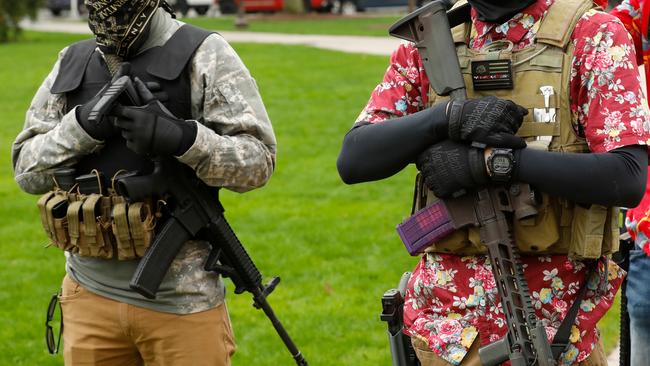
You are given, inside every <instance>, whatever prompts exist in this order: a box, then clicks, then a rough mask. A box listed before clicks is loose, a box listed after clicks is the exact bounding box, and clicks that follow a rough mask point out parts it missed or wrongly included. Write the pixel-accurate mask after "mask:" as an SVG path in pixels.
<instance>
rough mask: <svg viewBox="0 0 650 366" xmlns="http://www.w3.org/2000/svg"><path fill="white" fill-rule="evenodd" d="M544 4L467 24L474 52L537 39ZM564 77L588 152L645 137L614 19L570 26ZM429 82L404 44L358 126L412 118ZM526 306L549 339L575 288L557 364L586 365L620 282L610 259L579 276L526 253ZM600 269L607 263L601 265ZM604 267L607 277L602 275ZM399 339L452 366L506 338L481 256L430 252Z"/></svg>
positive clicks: (415, 278) (628, 58)
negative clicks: (571, 318)
mask: <svg viewBox="0 0 650 366" xmlns="http://www.w3.org/2000/svg"><path fill="white" fill-rule="evenodd" d="M552 3H553V1H552V0H539V1H538V2H537V3H535V4H533V5H531V6H530V7H529V8H527V9H524V11H522V13H521V14H519V15H517V16H515V17H513V20H512V21H510V22H508V23H507V25H494V24H487V23H484V24H482V23H481V22H480V21H478V20H477V19H473V22H474V26H475V28H477V29H476V35H475V37H474V38H473V39H472V40H471V41H470V45H471V46H472V47H482V46H485V45H488V44H490V43H491V42H493V41H497V40H500V39H507V40H510V41H511V42H513V44H514V48H515V49H522V48H525V47H527V46H529V45H531V43H532V42H534V40H535V32H536V31H537V29H538V26H537V24H539V22H537V20H539V19H541V18H543V16H544V15H545V14H546V12H547V10H548V7H549V6H552ZM571 41H572V42H573V45H574V47H575V51H574V57H573V62H572V69H571V76H570V85H569V93H570V100H571V103H570V108H571V112H572V115H573V120H574V129H575V131H576V133H578V134H580V135H581V136H583V137H585V138H586V140H587V143H588V144H589V148H590V149H591V151H592V152H607V151H610V150H613V149H616V148H620V147H623V146H627V145H636V144H641V145H647V144H648V142H649V141H650V123H649V119H648V111H647V105H646V102H645V94H644V92H643V90H642V89H641V86H640V81H639V75H638V71H637V64H636V54H635V49H634V47H633V45H632V42H631V39H630V37H629V35H628V34H627V32H626V31H625V28H624V27H623V25H622V24H621V22H620V21H618V20H617V19H616V18H615V17H613V16H611V15H608V14H605V13H602V12H599V11H595V10H592V11H589V12H588V13H586V14H585V15H584V16H583V17H582V18H581V19H580V20H579V21H578V23H577V25H576V27H575V29H574V32H573V34H572V38H571ZM428 90H429V80H428V78H427V76H426V74H425V71H424V67H423V65H422V60H421V58H420V55H419V53H418V51H417V49H416V48H415V47H414V45H413V44H410V43H405V44H402V45H401V46H400V47H399V48H398V49H397V50H396V51H395V52H394V53H393V54H392V55H391V59H390V65H389V67H388V69H387V70H386V73H385V75H384V78H383V80H382V82H381V83H380V84H379V85H378V86H377V87H376V88H375V90H374V91H373V92H372V94H371V97H370V100H369V101H368V104H367V105H366V107H365V108H364V109H363V110H362V112H361V113H360V115H359V117H358V118H357V122H371V123H381V122H382V121H384V120H387V119H390V118H395V117H401V116H404V115H407V114H410V113H415V112H417V111H419V110H422V109H423V108H425V107H426V106H427V103H428V96H427V93H428ZM522 261H523V264H524V272H525V275H526V278H527V279H528V281H529V288H530V293H531V296H532V300H533V306H534V308H535V310H536V313H537V315H538V317H539V318H540V320H541V321H542V324H543V325H544V326H545V328H546V331H547V335H548V337H549V340H550V339H552V338H553V336H554V334H555V331H556V329H557V327H558V326H559V324H560V323H561V321H562V319H563V318H564V316H565V315H566V312H567V311H568V309H569V308H570V307H571V304H572V303H573V302H574V300H575V299H576V296H577V293H578V291H579V289H580V287H581V286H582V285H583V284H584V283H585V281H586V282H587V286H588V291H587V293H586V296H585V298H584V299H583V301H582V302H581V304H580V311H579V314H578V317H577V319H576V322H575V325H574V326H573V328H572V332H571V337H570V341H571V345H570V347H569V349H568V350H567V351H566V352H565V353H564V354H563V355H562V356H561V360H560V365H571V364H574V363H578V362H580V361H583V360H584V359H586V358H587V357H588V356H589V354H590V352H591V351H592V349H593V348H594V346H595V344H596V342H597V341H598V331H597V329H596V323H597V322H598V320H599V319H600V318H601V317H602V316H603V315H604V314H605V313H606V312H607V310H608V309H609V308H610V306H611V304H612V301H613V298H614V295H615V294H616V291H617V290H618V288H619V286H620V283H621V281H622V278H623V275H624V273H623V271H621V270H620V268H618V267H617V266H616V265H615V264H613V263H612V262H609V263H607V262H602V263H601V264H600V266H601V268H600V269H601V273H602V274H606V276H605V277H602V276H592V277H591V278H588V279H586V276H587V272H588V270H587V268H586V266H585V265H584V264H583V263H580V262H573V261H570V260H568V259H567V257H566V256H561V255H559V256H524V257H523V258H522ZM605 263H607V264H605ZM604 267H608V271H604V269H605V268H604ZM404 311H405V314H404V320H405V324H406V333H408V334H409V335H410V336H412V337H418V338H420V339H421V340H423V341H425V342H426V343H427V344H428V345H429V348H430V349H431V350H432V351H433V352H435V353H436V354H437V355H439V356H440V357H442V358H443V359H445V360H447V361H448V362H450V363H451V364H453V365H458V364H460V362H461V361H462V359H463V358H464V356H465V354H466V353H467V351H468V348H469V347H470V345H471V344H472V342H473V341H474V340H475V339H477V338H478V339H479V340H480V344H481V345H486V344H489V343H491V342H494V341H496V340H497V339H499V338H501V337H502V336H503V335H505V333H506V323H505V316H504V314H503V312H502V310H501V308H500V303H499V299H498V293H497V290H496V288H495V284H494V278H493V276H492V272H491V266H490V264H489V261H487V259H486V257H484V256H468V257H461V256H457V255H451V254H428V255H426V256H424V257H423V258H422V260H421V261H420V262H419V264H418V265H417V267H416V268H415V269H414V271H413V274H412V277H411V280H410V282H409V286H408V290H407V294H406V306H405V309H404Z"/></svg>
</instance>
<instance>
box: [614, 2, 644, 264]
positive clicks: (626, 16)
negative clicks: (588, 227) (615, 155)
mask: <svg viewBox="0 0 650 366" xmlns="http://www.w3.org/2000/svg"><path fill="white" fill-rule="evenodd" d="M610 14H612V15H614V16H616V17H618V18H619V19H620V20H621V22H623V25H625V28H626V29H627V30H628V32H630V35H632V40H633V41H634V46H635V48H636V54H637V62H638V63H639V65H643V68H644V71H645V80H646V85H648V86H650V84H648V83H650V42H649V41H648V31H647V29H648V18H649V17H650V3H647V2H645V1H644V0H623V2H622V3H621V4H620V5H619V6H617V7H616V8H614V9H613V10H612V12H611V13H610ZM643 30H645V31H643ZM626 226H627V228H628V231H629V232H630V234H631V235H632V238H633V239H634V241H635V243H636V244H637V245H638V246H639V247H640V248H641V249H643V251H645V252H646V254H648V255H649V256H650V177H648V182H647V184H646V193H645V196H644V197H643V200H642V201H641V203H639V205H638V206H637V207H635V208H633V209H630V210H628V212H627V218H626Z"/></svg>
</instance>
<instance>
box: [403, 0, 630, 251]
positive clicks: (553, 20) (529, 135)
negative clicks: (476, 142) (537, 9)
mask: <svg viewBox="0 0 650 366" xmlns="http://www.w3.org/2000/svg"><path fill="white" fill-rule="evenodd" d="M462 3H465V1H460V2H458V3H456V6H458V5H460V4H462ZM592 7H593V3H592V1H591V0H577V1H574V0H556V1H555V2H554V3H553V5H552V6H551V7H550V8H549V10H548V13H547V14H546V16H545V17H544V19H543V20H542V21H540V22H538V23H537V24H536V25H535V27H539V29H538V31H537V36H536V42H535V43H534V45H532V46H530V47H527V48H525V49H522V50H518V51H511V50H510V49H508V48H505V49H501V50H490V49H489V47H488V49H487V51H476V50H472V49H470V48H469V47H468V46H467V45H468V43H469V39H470V37H471V35H472V33H471V32H472V27H471V23H465V24H461V25H459V26H457V27H455V28H453V29H452V33H453V36H454V42H455V43H456V51H457V54H458V60H459V63H460V67H461V70H462V73H463V76H464V78H465V85H466V86H467V94H468V97H469V98H479V97H483V96H489V95H494V96H497V97H499V98H504V99H510V100H512V101H514V102H515V103H517V104H519V105H522V106H524V107H526V108H527V109H528V112H529V113H528V115H527V116H526V117H524V122H523V124H522V126H521V128H520V129H519V131H518V132H517V135H518V136H521V137H523V138H525V139H526V140H527V143H528V148H540V149H545V150H548V151H556V152H565V153H588V152H589V148H588V147H587V143H586V141H585V139H584V138H581V137H578V136H577V135H576V133H575V132H574V128H573V126H572V116H571V112H570V108H569V102H570V101H569V76H570V72H571V62H572V58H573V51H574V46H573V43H572V42H571V34H572V32H573V29H574V27H575V25H576V23H577V22H578V20H579V19H580V18H581V17H582V15H583V14H585V13H586V12H587V11H589V10H590V9H591V8H592ZM495 43H496V42H495ZM486 59H510V60H511V61H512V65H513V66H512V69H513V74H514V76H513V79H514V89H510V90H487V91H481V90H479V91H475V90H473V88H472V75H471V66H470V65H471V62H472V61H473V60H486ZM542 86H552V87H553V89H554V95H551V97H550V107H551V108H554V109H555V112H556V117H555V121H554V122H534V120H533V115H534V113H533V109H534V108H544V107H545V105H544V104H545V102H544V96H543V95H542V94H541V91H540V87H542ZM429 97H430V98H429V103H430V105H433V104H435V103H438V102H440V101H442V100H444V99H445V98H446V97H440V96H438V95H436V94H435V92H434V91H433V89H430V92H429ZM551 179H552V178H551ZM542 196H543V199H542V203H541V205H540V207H538V210H539V213H538V215H537V216H536V217H533V218H528V219H523V220H514V222H513V223H512V228H513V230H512V232H513V234H514V240H515V242H516V243H517V246H518V247H519V248H520V249H521V251H522V252H524V253H529V254H531V253H534V254H551V253H555V254H559V253H562V254H568V255H569V256H570V257H571V258H575V259H593V258H598V257H600V256H601V255H603V254H609V253H612V252H616V251H617V250H618V208H612V207H605V206H600V205H595V204H594V205H591V206H589V207H583V206H582V205H577V204H574V203H573V202H570V201H567V200H566V199H562V198H558V197H551V196H549V195H547V194H542ZM435 200H437V198H436V197H435V196H434V195H433V192H431V191H430V190H428V189H427V188H426V187H425V186H424V182H423V179H422V178H421V176H420V175H418V177H417V179H416V187H415V199H414V204H413V212H415V211H417V210H420V209H422V208H423V207H425V206H426V205H427V204H429V203H431V202H434V201H435ZM426 251H427V252H445V253H457V254H479V253H485V252H486V248H485V246H484V245H482V244H480V238H479V230H478V228H476V227H471V228H467V229H461V230H458V231H456V232H454V233H453V234H451V235H450V236H448V237H446V238H445V239H443V240H441V241H439V242H435V243H432V244H431V246H430V247H428V248H427V249H426Z"/></svg>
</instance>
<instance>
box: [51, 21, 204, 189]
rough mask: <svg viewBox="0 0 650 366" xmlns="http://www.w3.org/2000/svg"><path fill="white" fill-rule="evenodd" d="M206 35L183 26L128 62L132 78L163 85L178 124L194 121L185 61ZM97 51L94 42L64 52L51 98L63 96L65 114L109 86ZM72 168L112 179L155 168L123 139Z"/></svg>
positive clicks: (109, 143) (112, 141)
mask: <svg viewBox="0 0 650 366" xmlns="http://www.w3.org/2000/svg"><path fill="white" fill-rule="evenodd" d="M210 34H211V32H209V31H206V30H203V29H201V28H197V27H194V26H192V25H189V24H185V25H183V26H182V27H181V28H179V29H178V30H177V31H176V32H175V33H174V34H173V35H172V37H171V38H170V39H169V40H168V41H167V42H166V43H165V44H164V45H163V46H159V47H153V48H151V49H148V50H147V51H145V52H142V53H140V54H138V55H136V56H135V57H133V58H131V59H129V60H128V62H129V63H130V64H131V76H133V77H135V76H137V77H138V78H140V79H141V80H142V81H144V82H148V81H155V82H158V83H159V84H160V85H161V87H162V90H163V91H164V92H166V93H167V95H168V96H169V99H168V100H167V101H166V102H165V103H164V105H165V107H167V109H169V110H170V111H171V112H172V113H173V114H174V115H175V116H176V117H178V118H182V119H191V118H192V115H191V112H192V111H191V100H190V96H191V95H190V79H189V70H188V67H189V61H190V59H191V58H192V56H193V55H194V52H195V51H196V49H197V48H198V47H199V46H200V45H201V43H203V41H204V40H205V38H206V37H208V36H209V35H210ZM96 47H97V44H96V43H95V39H88V40H85V41H81V42H77V43H75V44H73V45H71V46H70V47H69V48H68V50H67V51H66V54H65V55H64V57H63V59H62V60H61V66H60V69H59V74H58V76H57V78H56V80H55V81H54V84H53V85H52V89H51V92H52V93H53V94H59V93H65V95H66V101H67V105H66V112H69V111H71V110H72V109H73V108H74V107H75V106H77V105H80V104H84V103H85V102H87V101H88V100H90V99H92V97H94V96H95V95H96V94H97V92H99V90H100V89H101V88H102V87H103V86H104V85H106V83H108V82H110V80H111V75H110V73H109V71H108V67H107V66H106V63H105V62H104V59H103V58H102V56H101V54H100V53H99V52H98V51H97V50H96ZM74 168H75V169H76V171H77V175H82V174H87V173H90V172H91V171H92V170H93V169H97V170H98V171H100V172H102V173H103V174H104V177H106V178H108V179H110V178H111V177H112V176H113V175H114V174H115V173H116V172H117V171H119V170H127V171H136V170H137V171H140V172H141V173H143V174H146V173H150V172H151V171H152V170H153V164H152V163H151V161H150V160H149V159H148V158H146V157H145V156H142V155H139V154H136V153H135V152H133V151H131V150H129V149H128V148H127V147H126V142H125V141H124V139H123V138H122V136H119V135H118V136H115V137H113V138H110V139H108V140H106V142H105V146H104V148H103V149H101V150H100V151H99V152H96V153H93V154H90V155H86V156H84V157H83V158H81V160H80V161H79V162H78V163H77V164H76V165H75V166H74Z"/></svg>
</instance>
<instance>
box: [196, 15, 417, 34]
mask: <svg viewBox="0 0 650 366" xmlns="http://www.w3.org/2000/svg"><path fill="white" fill-rule="evenodd" d="M404 15H405V14H394V15H363V16H339V15H335V14H327V15H323V14H310V15H304V16H300V17H297V18H296V17H287V16H285V15H282V14H276V15H256V14H249V15H247V18H246V19H247V21H248V24H249V27H248V29H246V30H247V31H250V32H277V33H296V34H334V35H356V36H388V28H389V27H390V26H391V25H392V24H393V23H395V21H397V20H398V19H400V18H401V17H402V16H404ZM183 21H184V22H187V23H190V24H194V25H197V26H200V27H204V28H207V29H214V30H217V31H232V30H237V29H235V25H234V24H235V18H234V16H221V17H216V18H211V17H197V18H183Z"/></svg>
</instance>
